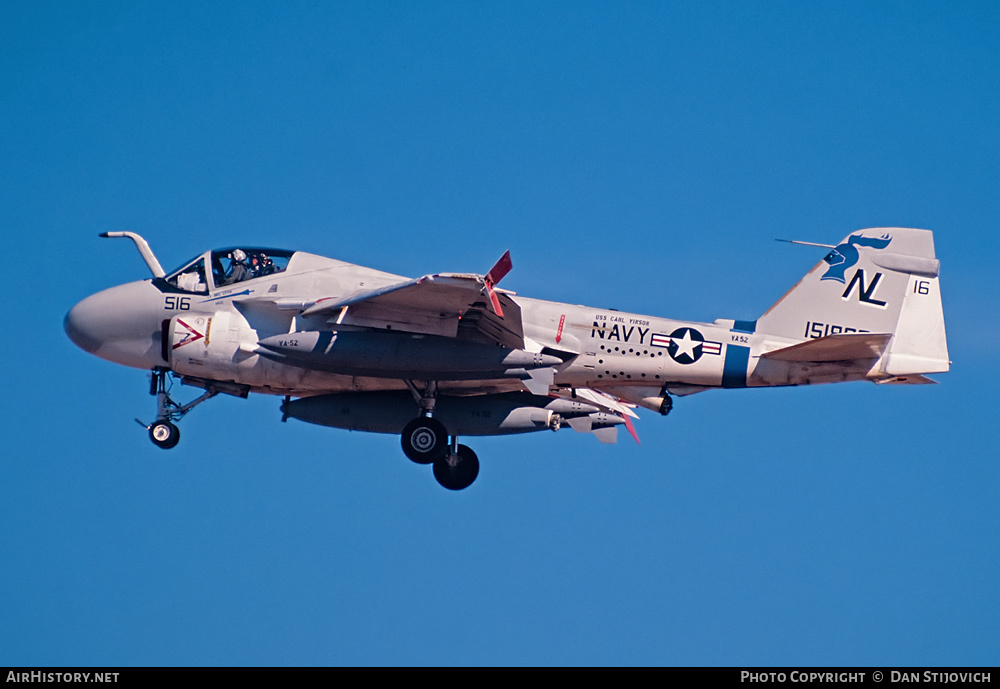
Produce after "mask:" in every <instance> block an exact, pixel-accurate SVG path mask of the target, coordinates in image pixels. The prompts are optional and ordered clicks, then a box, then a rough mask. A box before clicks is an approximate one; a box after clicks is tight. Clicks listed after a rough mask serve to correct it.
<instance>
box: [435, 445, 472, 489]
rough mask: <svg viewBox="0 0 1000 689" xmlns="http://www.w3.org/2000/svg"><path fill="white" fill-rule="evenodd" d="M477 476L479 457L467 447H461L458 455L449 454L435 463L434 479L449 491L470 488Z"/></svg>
mask: <svg viewBox="0 0 1000 689" xmlns="http://www.w3.org/2000/svg"><path fill="white" fill-rule="evenodd" d="M477 476H479V457H477V456H476V453H475V452H473V451H472V448H470V447H467V446H466V445H459V446H458V453H457V454H451V453H450V452H449V453H448V454H446V455H445V456H444V457H442V458H441V459H439V460H437V461H436V462H434V478H436V479H437V482H438V483H440V484H441V485H442V486H444V487H445V488H447V489H448V490H462V489H463V488H468V487H469V486H471V485H472V482H473V481H475V480H476V477H477Z"/></svg>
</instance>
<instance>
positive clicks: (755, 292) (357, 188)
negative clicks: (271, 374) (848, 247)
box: [0, 2, 1000, 666]
mask: <svg viewBox="0 0 1000 689" xmlns="http://www.w3.org/2000/svg"><path fill="white" fill-rule="evenodd" d="M998 15H1000V12H998V9H997V6H996V4H995V3H987V2H966V3H944V2H940V3H927V2H877V3H872V2H857V3H852V2H838V3H827V4H817V3H795V2H766V3H763V2H761V3H748V2H732V3H728V2H712V3H660V2H656V3H587V2H573V3H519V2H503V3H487V2H482V3H457V2H456V3H401V2H396V3H374V2H355V3H347V2H340V3H327V2H320V3H307V2H296V3H285V2H282V3H277V2H276V3H252V2H238V3H209V4H205V3H168V4H153V3H131V2H74V3H58V2H55V3H46V2H26V3H19V2H6V3H4V4H3V5H0V180H2V193H0V228H2V231H3V236H4V238H5V239H6V247H7V260H6V262H5V265H6V268H7V270H6V274H7V276H8V282H7V284H8V289H7V290H6V294H7V298H6V308H5V309H4V313H5V315H6V321H7V326H8V327H7V331H8V334H7V337H6V344H5V346H4V348H3V352H4V356H3V357H2V359H0V371H2V374H3V375H2V381H3V386H4V392H5V394H4V395H3V398H4V402H3V414H2V416H0V424H2V426H0V428H2V430H3V437H4V439H5V442H4V450H3V453H2V458H3V459H2V466H3V474H2V475H3V494H4V497H3V500H0V555H2V557H0V621H2V623H0V661H2V662H4V663H6V664H14V665H145V664H155V665H174V664H177V665H201V664H207V665H214V664H237V665H242V664H255V665H256V664H265V665H272V664H273V665H284V664H320V665H327V664H378V665H383V664H388V665H397V664H406V665H409V664H491V665H492V664H601V665H605V664H654V665H674V664H679V665H719V664H721V665H770V664H779V665H816V664H821V665H826V664H831V665H841V664H844V665H872V666H892V665H995V664H996V663H997V660H998V655H997V649H998V648H1000V638H998V636H1000V632H998V630H1000V624H998V608H1000V586H998V583H997V582H998V581H1000V571H998V567H1000V566H998V562H1000V538H998V529H997V523H998V520H1000V507H998V505H1000V480H998V479H1000V469H998V463H997V459H998V457H1000V452H998V449H997V442H996V439H995V435H994V433H993V430H994V427H995V425H996V419H997V411H998V404H997V402H996V395H995V391H996V389H997V386H998V383H1000V368H998V365H997V357H996V352H997V344H996V343H997V341H998V339H1000V329H998V326H997V320H996V318H995V316H996V313H997V304H998V288H997V271H996V268H995V263H994V262H995V260H996V256H997V254H998V249H1000V239H998V235H997V232H996V219H997V217H1000V193H998V191H1000V189H998V180H1000V96H998V94H1000V83H998V82H1000V30H998V29H1000V26H998V23H1000V22H998V19H1000V16H998ZM878 226H912V227H925V228H929V229H932V230H934V232H935V240H936V246H937V253H938V257H939V258H940V259H941V261H942V289H943V294H944V302H945V304H944V305H945V318H946V322H947V326H948V335H949V345H950V353H951V358H952V359H953V360H954V366H953V369H952V371H951V372H950V373H948V374H945V375H942V376H939V379H940V381H941V385H938V386H922V387H876V386H874V385H869V384H862V383H856V384H849V385H841V386H819V387H814V388H802V389H787V390H737V391H726V392H709V393H705V394H702V395H695V396H693V397H689V398H686V399H682V400H679V401H678V402H677V404H676V405H675V410H674V412H673V413H672V414H671V416H670V417H668V418H665V419H664V418H660V417H658V416H656V415H655V414H650V413H644V414H643V418H642V420H641V421H640V422H639V423H638V424H637V427H638V431H639V434H640V437H641V439H642V445H641V446H637V445H635V444H634V443H632V442H631V440H630V439H628V438H627V436H625V435H624V434H623V436H622V441H623V442H621V443H620V444H619V445H617V446H611V447H609V446H603V445H601V444H599V443H598V442H597V441H596V440H595V439H594V438H592V437H589V436H584V435H578V434H575V433H572V432H571V431H561V432H559V433H557V434H553V433H543V434H534V435H528V436H523V437H508V438H502V437H501V438H483V439H477V440H476V441H475V442H474V443H473V444H474V447H475V449H476V451H477V452H478V454H479V456H480V459H481V462H482V470H481V473H480V477H479V479H478V481H477V482H476V484H475V485H474V486H472V487H471V488H470V489H468V490H466V491H463V492H461V493H450V492H447V491H445V490H443V489H441V488H440V487H439V486H438V485H437V484H436V483H435V482H434V480H433V478H432V476H431V473H430V471H429V470H427V468H426V467H419V466H417V465H414V464H412V463H410V462H409V461H407V460H406V459H405V458H404V457H403V456H402V454H401V452H400V450H399V441H398V439H397V438H395V437H392V436H380V435H365V434H359V433H349V432H347V431H338V430H333V429H327V428H319V427H312V426H309V425H306V424H303V423H298V422H294V421H290V422H289V423H287V424H282V423H280V414H279V412H278V403H279V400H277V399H274V398H268V397H254V398H251V399H249V400H239V399H234V398H225V399H216V400H213V401H212V402H211V403H209V404H206V405H204V406H202V407H199V408H198V409H197V410H196V411H194V412H193V413H192V414H191V415H190V416H188V417H187V418H186V419H185V420H184V421H183V423H182V424H181V430H182V433H183V439H182V441H181V444H180V445H179V446H178V447H177V448H176V449H174V450H173V451H170V452H164V451H162V450H159V449H157V448H155V447H153V446H152V445H151V444H150V442H149V440H148V438H147V436H146V433H145V431H143V430H142V429H141V428H140V427H139V426H138V425H136V423H135V422H134V421H133V420H132V419H133V418H134V417H137V416H138V417H140V418H146V419H148V418H150V417H151V416H152V414H153V411H154V407H153V400H152V398H150V397H149V396H148V395H147V394H146V393H147V380H146V376H145V374H144V373H143V372H142V371H138V370H134V369H125V368H121V367H118V366H115V365H113V364H111V363H109V362H105V361H103V360H100V359H96V358H94V357H91V356H89V355H87V354H85V353H84V352H83V351H81V350H79V349H77V348H76V347H75V346H74V345H73V344H72V343H71V342H70V341H69V340H68V339H67V338H66V337H65V335H64V333H63V329H62V318H63V316H64V314H65V313H66V311H67V310H68V309H69V308H70V307H71V306H72V305H73V304H74V303H76V302H77V301H79V300H80V299H82V298H83V297H85V296H87V295H88V294H91V293H93V292H96V291H98V290H100V289H103V288H106V287H109V286H112V285H115V284H119V283H122V282H126V281H130V280H135V279H141V278H143V277H146V275H147V271H146V268H145V266H144V265H143V264H142V262H141V260H140V258H139V256H138V255H137V254H136V252H135V251H134V249H133V248H132V247H131V246H129V245H128V244H126V243H124V242H121V241H117V242H110V241H107V240H101V239H98V237H97V234H98V233H99V232H103V231H109V230H132V231H137V232H139V233H141V234H142V235H144V236H145V237H146V238H147V239H148V240H149V242H150V244H151V245H152V247H153V249H154V251H155V252H156V253H157V255H158V256H159V258H160V260H161V262H162V263H163V264H164V266H165V267H168V268H169V267H172V266H174V265H177V264H179V263H180V262H181V261H183V260H185V259H187V258H188V257H190V256H193V255H195V254H196V253H199V252H201V251H203V250H204V249H206V248H211V247H217V246H231V245H234V244H241V243H247V244H253V243H257V244H264V245H273V246H284V247H288V248H294V249H304V250H309V251H313V252H316V253H320V254H324V255H327V256H331V257H336V258H340V259H343V260H347V261H352V262H356V263H361V264H365V265H370V266H373V267H376V268H380V269H383V270H388V271H392V272H396V273H399V274H403V275H410V276H416V275H421V274H425V273H429V272H435V271H449V270H457V271H485V270H487V269H488V268H489V266H490V265H492V263H493V261H494V260H495V259H496V258H497V257H498V256H499V255H500V254H501V253H502V252H503V251H504V250H506V249H510V250H511V252H512V255H513V259H514V271H513V272H512V273H511V274H510V275H509V276H508V277H507V278H506V279H505V281H504V286H506V287H508V288H510V289H514V290H517V291H518V292H520V293H522V294H525V295H528V296H535V297H540V298H547V299H553V300H563V301H571V302H573V303H582V304H589V305H593V306H599V307H614V308H619V309H622V310H628V311H633V312H639V313H647V314H653V315H662V316H667V317H675V318H688V319H694V320H707V321H711V320H712V319H714V318H717V317H729V318H745V319H752V318H755V317H756V316H758V315H760V314H761V313H763V311H764V310H765V309H766V308H767V307H768V306H769V305H770V304H771V303H772V302H774V301H775V300H776V299H777V298H778V297H779V296H780V295H781V294H782V293H783V292H784V291H785V290H786V289H787V288H788V287H789V286H790V285H792V284H793V283H794V282H795V280H797V279H798V277H799V276H801V275H802V274H803V273H805V272H806V271H807V270H808V269H809V268H810V267H811V266H812V265H813V264H814V263H815V262H816V261H817V260H819V258H821V254H822V251H823V250H822V249H812V248H806V247H797V246H793V245H789V244H779V243H776V242H774V241H773V240H774V239H775V238H794V239H801V240H806V241H814V242H822V243H832V242H836V241H837V240H839V239H841V238H842V237H844V236H846V235H847V234H848V233H850V232H852V231H855V230H857V229H859V228H862V227H878ZM182 394H183V395H190V397H193V396H194V394H195V391H194V390H185V391H184V392H183V393H182ZM185 399H189V397H187V396H185Z"/></svg>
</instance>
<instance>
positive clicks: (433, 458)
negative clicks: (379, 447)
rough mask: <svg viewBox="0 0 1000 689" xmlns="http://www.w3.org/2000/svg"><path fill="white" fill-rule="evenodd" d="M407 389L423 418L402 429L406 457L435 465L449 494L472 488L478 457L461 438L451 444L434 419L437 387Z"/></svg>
mask: <svg viewBox="0 0 1000 689" xmlns="http://www.w3.org/2000/svg"><path fill="white" fill-rule="evenodd" d="M406 385H407V387H409V388H410V392H411V393H412V394H413V397H414V399H416V400H417V402H418V404H419V405H420V413H421V415H420V416H419V417H417V418H415V419H413V421H410V422H409V423H408V424H406V426H404V427H403V433H402V434H401V435H400V444H401V445H402V446H403V454H405V455H406V456H407V457H408V458H409V459H410V460H412V461H414V462H416V463H417V464H432V465H434V478H435V479H437V482H438V483H440V484H441V485H442V486H444V487H445V488H447V489H448V490H462V489H463V488H468V487H469V486H471V485H472V482H473V481H475V480H476V477H477V476H478V475H479V457H477V456H476V453H475V452H473V451H472V449H471V448H469V447H468V446H466V445H459V444H458V437H457V436H452V437H451V442H450V443H449V441H448V429H446V428H445V427H444V424H443V423H441V422H440V421H438V420H437V419H435V418H434V417H433V416H432V415H433V413H434V405H435V402H436V401H437V383H436V382H434V381H430V382H428V383H427V386H426V387H425V388H424V390H423V391H420V390H418V389H417V387H416V386H415V385H414V384H413V383H411V382H409V381H407V382H406Z"/></svg>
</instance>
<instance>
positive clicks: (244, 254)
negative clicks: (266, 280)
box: [161, 247, 294, 294]
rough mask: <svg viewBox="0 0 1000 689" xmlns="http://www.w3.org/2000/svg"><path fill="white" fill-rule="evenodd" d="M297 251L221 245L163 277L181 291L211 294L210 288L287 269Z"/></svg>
mask: <svg viewBox="0 0 1000 689" xmlns="http://www.w3.org/2000/svg"><path fill="white" fill-rule="evenodd" d="M293 253H294V252H292V251H284V250H282V249H261V248H251V247H237V248H232V249H219V250H217V251H213V252H212V253H211V254H202V255H201V256H199V257H198V258H195V259H192V260H190V261H188V262H187V263H185V264H184V266H183V267H182V268H178V269H177V270H175V271H174V272H172V273H170V274H169V275H168V276H167V277H166V278H163V281H164V282H165V283H166V284H167V285H169V286H170V287H172V288H174V289H176V290H177V291H180V292H190V293H194V294H208V290H209V289H212V288H214V289H220V288H222V287H228V286H230V285H235V284H237V283H239V282H245V281H246V280H253V279H255V278H260V277H265V276H268V275H276V274H277V273H281V272H284V270H285V269H286V268H287V267H288V260H289V259H290V258H291V257H292V254H293ZM206 261H208V262H210V263H209V264H208V265H210V267H211V271H209V270H208V266H207V265H206ZM209 277H211V284H210V283H209ZM161 284H163V283H161ZM168 289H169V288H168ZM171 291H173V290H171Z"/></svg>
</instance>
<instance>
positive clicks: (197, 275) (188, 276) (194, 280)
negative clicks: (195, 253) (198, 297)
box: [166, 257, 208, 294]
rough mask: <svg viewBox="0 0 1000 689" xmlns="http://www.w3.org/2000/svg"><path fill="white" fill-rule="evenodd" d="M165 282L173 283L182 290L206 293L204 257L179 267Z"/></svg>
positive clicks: (206, 282)
mask: <svg viewBox="0 0 1000 689" xmlns="http://www.w3.org/2000/svg"><path fill="white" fill-rule="evenodd" d="M166 281H167V284H169V285H173V286H174V287H176V288H177V289H179V290H180V291H182V292H194V293H196V294H208V281H207V280H206V279H205V259H204V257H202V258H198V259H197V260H195V261H192V262H191V263H189V264H188V265H186V266H184V267H183V268H179V269H177V270H176V271H174V272H173V273H172V274H171V275H169V276H168V277H167V278H166Z"/></svg>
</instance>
